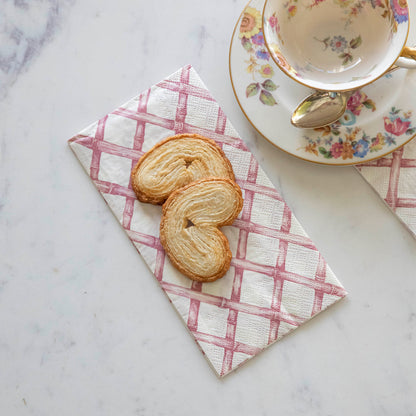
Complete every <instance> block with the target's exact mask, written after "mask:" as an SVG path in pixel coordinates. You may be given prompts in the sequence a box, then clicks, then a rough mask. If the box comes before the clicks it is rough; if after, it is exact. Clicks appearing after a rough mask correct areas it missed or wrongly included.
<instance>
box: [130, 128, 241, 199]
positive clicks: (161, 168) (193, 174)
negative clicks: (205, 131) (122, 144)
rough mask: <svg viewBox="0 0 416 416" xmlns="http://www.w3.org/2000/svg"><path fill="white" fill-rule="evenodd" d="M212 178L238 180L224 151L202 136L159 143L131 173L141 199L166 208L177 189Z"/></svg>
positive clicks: (178, 138) (172, 138) (143, 157)
mask: <svg viewBox="0 0 416 416" xmlns="http://www.w3.org/2000/svg"><path fill="white" fill-rule="evenodd" d="M209 176H215V177H220V178H229V179H232V180H235V177H234V172H233V168H232V167H231V163H230V161H229V160H228V159H227V157H226V156H225V154H224V152H223V151H222V149H221V148H220V147H218V146H217V144H216V143H215V142H214V140H211V139H208V138H207V137H203V136H200V135H198V134H178V135H176V136H172V137H168V138H167V139H165V140H163V141H161V142H159V143H158V144H156V145H155V146H154V147H153V148H152V149H150V150H149V151H148V152H146V153H145V154H144V155H143V156H142V157H141V158H140V160H139V161H138V163H137V165H136V166H135V167H134V169H133V171H132V173H131V179H132V186H133V190H134V192H135V193H136V195H137V198H138V199H139V201H141V202H149V203H151V204H163V202H164V201H165V200H166V199H167V198H168V196H169V195H170V194H171V193H172V192H173V191H174V190H175V189H178V188H180V187H182V186H185V185H187V184H188V183H190V182H193V181H196V180H198V179H202V178H206V177H209Z"/></svg>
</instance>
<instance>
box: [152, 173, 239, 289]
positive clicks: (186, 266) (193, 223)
mask: <svg viewBox="0 0 416 416" xmlns="http://www.w3.org/2000/svg"><path fill="white" fill-rule="evenodd" d="M242 207H243V198H242V195H241V190H240V187H239V186H238V185H237V184H236V183H235V182H233V181H231V180H230V179H224V178H205V179H201V180H199V181H196V182H192V183H190V184H189V185H187V186H185V187H182V188H179V189H178V190H176V191H174V192H173V193H172V194H171V195H170V197H169V198H168V199H167V201H166V202H165V203H164V204H163V216H162V221H161V223H160V241H161V243H162V245H163V247H164V249H165V251H166V253H167V255H168V256H169V259H170V260H171V262H172V264H173V265H174V266H175V267H176V268H177V269H178V270H179V271H180V272H181V273H183V274H184V275H186V276H188V277H189V278H190V279H192V280H197V281H200V282H212V281H213V280H217V279H219V278H220V277H222V276H224V274H225V273H226V272H227V270H228V268H229V267H230V262H231V251H230V247H229V244H228V240H227V237H226V236H225V235H224V234H223V233H222V232H221V231H220V230H219V229H218V227H221V226H223V225H230V224H231V223H232V222H233V221H234V220H235V218H237V216H238V214H239V212H240V211H241V209H242Z"/></svg>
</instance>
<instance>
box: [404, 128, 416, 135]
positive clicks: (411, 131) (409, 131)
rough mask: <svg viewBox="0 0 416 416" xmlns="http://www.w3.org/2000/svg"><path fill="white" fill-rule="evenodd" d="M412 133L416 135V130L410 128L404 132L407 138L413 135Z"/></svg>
mask: <svg viewBox="0 0 416 416" xmlns="http://www.w3.org/2000/svg"><path fill="white" fill-rule="evenodd" d="M414 133H416V128H413V129H412V128H410V129H407V131H406V134H408V135H409V136H410V135H411V134H414Z"/></svg>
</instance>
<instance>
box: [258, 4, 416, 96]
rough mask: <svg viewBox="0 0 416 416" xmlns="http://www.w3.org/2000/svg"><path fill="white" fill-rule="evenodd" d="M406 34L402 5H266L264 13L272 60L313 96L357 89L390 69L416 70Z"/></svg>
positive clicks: (415, 53) (414, 54)
mask: <svg viewBox="0 0 416 416" xmlns="http://www.w3.org/2000/svg"><path fill="white" fill-rule="evenodd" d="M408 32H409V9H408V6H407V2H406V0H266V2H265V5H264V10H263V33H264V39H265V43H266V46H267V48H268V49H269V52H270V54H271V56H272V58H273V60H274V61H275V62H276V64H277V65H278V66H279V67H280V69H282V70H283V71H284V72H285V73H286V74H287V75H289V76H290V77H291V78H293V79H294V80H295V81H297V82H299V83H301V84H303V85H306V86H308V87H310V88H314V89H317V90H326V91H347V90H352V89H356V88H360V87H362V86H364V85H367V84H369V83H371V82H373V81H374V80H376V79H377V78H379V77H381V76H382V75H383V74H384V73H385V72H386V71H387V70H388V69H389V68H390V67H391V66H392V65H393V64H394V63H396V64H397V65H400V66H405V67H407V68H416V60H415V59H416V49H414V48H409V47H407V46H404V45H405V44H406V40H407V36H408ZM400 57H402V58H400ZM403 57H405V58H403ZM398 58H399V59H398Z"/></svg>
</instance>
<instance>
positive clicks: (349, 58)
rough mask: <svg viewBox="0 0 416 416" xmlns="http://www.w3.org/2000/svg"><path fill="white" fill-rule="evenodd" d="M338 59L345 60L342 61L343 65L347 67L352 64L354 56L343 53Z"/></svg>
mask: <svg viewBox="0 0 416 416" xmlns="http://www.w3.org/2000/svg"><path fill="white" fill-rule="evenodd" d="M338 58H341V59H344V60H343V61H342V65H346V64H347V63H348V62H352V55H350V54H349V53H342V54H341V55H338Z"/></svg>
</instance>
